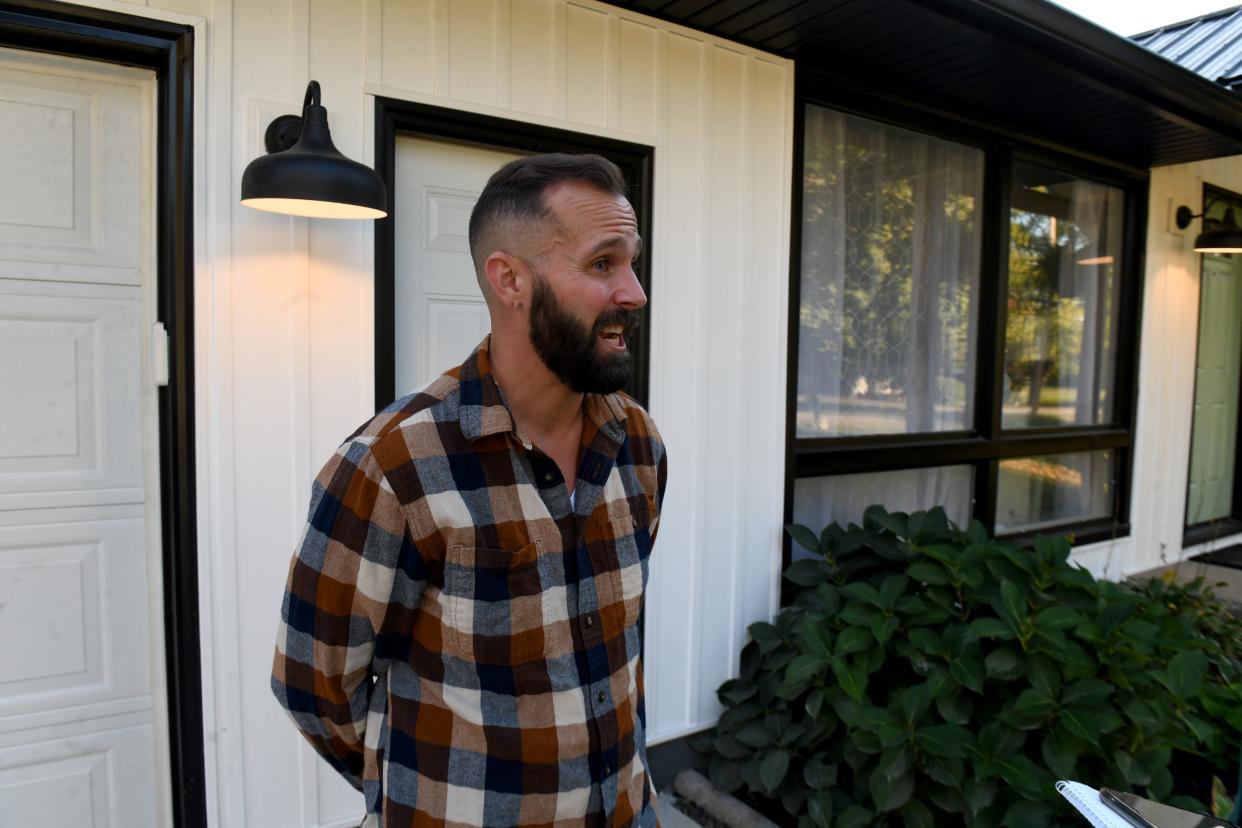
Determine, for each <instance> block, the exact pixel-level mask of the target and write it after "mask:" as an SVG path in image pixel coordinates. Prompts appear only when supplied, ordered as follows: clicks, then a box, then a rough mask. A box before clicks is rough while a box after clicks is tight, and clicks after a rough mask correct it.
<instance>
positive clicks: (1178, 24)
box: [1126, 5, 1242, 40]
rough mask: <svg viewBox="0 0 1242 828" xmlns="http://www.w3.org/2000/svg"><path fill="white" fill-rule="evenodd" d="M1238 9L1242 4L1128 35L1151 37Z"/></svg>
mask: <svg viewBox="0 0 1242 828" xmlns="http://www.w3.org/2000/svg"><path fill="white" fill-rule="evenodd" d="M1238 9H1242V5H1239V6H1229V7H1228V8H1224V9H1219V10H1217V11H1214V12H1208V13H1207V14H1200V15H1196V16H1195V17H1187V18H1186V19H1185V20H1179V21H1177V22H1176V23H1165V24H1164V25H1163V26H1157V27H1156V28H1154V29H1148V30H1147V31H1145V32H1139V33H1138V34H1132V35H1127V36H1126V37H1127V38H1129V39H1130V40H1138V39H1139V38H1140V37H1151V36H1152V35H1154V34H1159V33H1160V32H1167V31H1169V30H1170V29H1180V28H1182V27H1183V26H1189V25H1190V24H1191V23H1201V22H1202V21H1204V20H1211V19H1212V18H1213V17H1224V16H1225V15H1227V14H1233V13H1234V12H1236V11H1237V10H1238Z"/></svg>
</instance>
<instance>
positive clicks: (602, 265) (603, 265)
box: [591, 259, 608, 273]
mask: <svg viewBox="0 0 1242 828" xmlns="http://www.w3.org/2000/svg"><path fill="white" fill-rule="evenodd" d="M591 267H592V268H593V269H595V270H596V271H598V272H600V273H603V272H604V271H606V270H608V260H607V259H597V260H595V261H594V262H592V263H591Z"/></svg>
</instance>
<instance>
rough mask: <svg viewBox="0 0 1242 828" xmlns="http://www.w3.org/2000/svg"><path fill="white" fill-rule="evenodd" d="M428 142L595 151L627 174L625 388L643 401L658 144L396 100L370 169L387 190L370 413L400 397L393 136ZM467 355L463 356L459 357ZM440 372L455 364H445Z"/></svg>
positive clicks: (378, 258)
mask: <svg viewBox="0 0 1242 828" xmlns="http://www.w3.org/2000/svg"><path fill="white" fill-rule="evenodd" d="M398 136H401V137H418V138H430V139H432V140H436V141H446V142H450V143H457V144H465V145H470V146H477V147H484V148H487V149H499V150H504V151H510V152H530V153H536V152H573V153H594V154H596V155H602V156H603V157H604V158H607V159H608V160H609V161H612V162H613V163H614V164H616V165H617V166H618V167H619V168H620V169H621V173H622V175H624V176H625V181H626V184H627V185H628V187H629V193H628V197H629V200H630V204H631V205H632V206H633V208H634V214H635V216H636V218H637V219H638V233H639V236H640V237H641V238H642V240H643V247H642V250H641V251H640V252H639V255H638V264H637V267H636V271H637V276H638V282H639V284H640V285H642V288H643V291H644V292H645V293H646V294H647V304H646V305H645V306H644V307H643V309H642V311H641V313H642V324H640V325H639V327H638V331H637V337H636V338H635V340H634V341H633V342H631V345H630V347H631V350H632V351H633V353H634V370H633V373H632V374H631V375H630V381H629V384H628V385H627V386H626V388H625V391H626V393H628V394H629V395H630V396H632V397H634V399H636V400H637V401H638V402H639V403H641V404H642V405H646V404H647V396H648V391H649V383H650V364H651V360H650V353H651V302H652V284H651V262H652V255H653V250H654V248H655V244H656V243H658V240H657V239H653V238H652V235H653V234H652V214H653V212H654V207H653V204H654V194H655V186H654V176H655V147H652V146H648V145H646V144H637V143H633V142H631V141H622V140H620V139H616V138H605V137H603V136H599V135H592V134H590V133H583V132H573V131H570V130H566V129H560V128H557V127H549V126H544V125H542V124H536V123H531V122H527V121H518V120H513V119H510V118H500V117H497V116H494V115H483V114H480V113H477V112H470V111H468V110H463V109H451V108H448V107H441V106H434V105H432V104H423V103H417V102H414V101H407V100H403V99H400V98H388V97H383V96H379V97H376V99H375V171H376V172H377V173H379V176H380V178H381V179H383V181H384V184H385V186H386V187H387V188H388V215H387V216H385V217H384V218H382V219H379V220H377V221H376V222H375V293H374V302H375V305H374V310H375V410H376V411H380V410H382V409H383V408H385V407H386V406H388V405H389V404H390V403H392V402H394V401H395V400H396V398H397V389H396V307H395V303H394V296H395V292H396V259H397V254H396V244H397V242H396V218H397V216H396V212H397V195H396V190H397V187H398V186H399V184H400V182H398V181H397V151H396V141H397V137H398ZM462 356H463V357H465V354H462ZM440 367H442V368H446V369H447V368H450V367H452V366H449V365H444V366H440Z"/></svg>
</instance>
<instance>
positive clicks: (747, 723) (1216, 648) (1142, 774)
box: [699, 506, 1242, 828]
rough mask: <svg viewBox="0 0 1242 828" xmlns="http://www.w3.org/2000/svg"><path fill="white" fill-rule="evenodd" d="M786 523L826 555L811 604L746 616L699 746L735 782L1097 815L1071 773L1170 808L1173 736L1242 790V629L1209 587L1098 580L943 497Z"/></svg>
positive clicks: (808, 571)
mask: <svg viewBox="0 0 1242 828" xmlns="http://www.w3.org/2000/svg"><path fill="white" fill-rule="evenodd" d="M788 531H789V533H790V535H792V537H793V538H794V540H795V541H797V542H798V543H799V544H800V545H801V546H803V547H805V548H806V549H808V550H809V551H810V552H811V553H813V554H812V557H810V558H806V559H803V560H797V561H795V562H794V563H793V564H791V565H790V567H789V568H788V569H787V570H786V571H785V578H787V579H788V580H789V581H790V582H792V583H793V584H794V585H795V586H796V587H797V590H796V598H795V600H794V601H793V602H792V604H791V605H789V606H787V607H785V608H784V609H782V610H781V613H780V615H779V616H778V617H777V618H776V620H775V623H772V624H768V623H757V624H753V625H751V627H750V633H751V640H750V641H749V642H748V643H747V644H746V646H745V647H744V648H743V650H742V654H741V669H740V675H739V677H738V678H737V679H734V680H731V681H727V682H725V683H724V684H723V685H721V687H720V688H719V690H718V691H717V695H718V697H719V699H720V701H721V703H722V704H723V705H724V706H725V710H724V712H723V714H722V716H721V717H720V721H719V723H718V725H717V727H716V729H715V730H714V731H713V732H711V733H710V734H709V735H708V737H707V738H706V739H704V740H700V742H699V746H700V747H701V748H703V749H705V750H708V751H710V752H711V754H712V756H711V759H710V774H711V777H712V780H713V782H714V783H715V784H716V786H717V787H719V788H721V789H722V790H726V791H739V790H742V791H744V792H745V793H746V794H749V795H750V796H751V798H752V799H754V800H755V801H757V802H758V803H760V804H761V805H765V806H766V810H767V811H768V812H769V814H770V815H771V816H773V817H774V818H777V819H778V820H780V821H782V822H785V823H787V824H797V825H799V826H873V825H878V826H883V825H906V826H930V825H966V826H989V828H991V827H992V826H1013V828H1024V827H1025V826H1048V825H1053V824H1058V823H1063V824H1066V825H1075V826H1077V825H1079V824H1081V822H1080V821H1081V817H1078V816H1077V815H1075V814H1073V812H1072V811H1070V810H1069V809H1068V807H1067V806H1066V805H1065V804H1064V803H1062V802H1061V798H1060V797H1059V796H1057V795H1056V793H1055V791H1054V787H1053V786H1054V783H1055V781H1056V780H1057V779H1061V778H1068V779H1077V780H1079V781H1083V782H1086V783H1088V784H1092V785H1095V786H1109V787H1114V788H1122V789H1126V790H1133V791H1136V792H1138V793H1142V794H1144V795H1146V796H1149V797H1151V798H1154V799H1158V800H1163V801H1174V802H1176V801H1177V800H1178V798H1177V797H1176V796H1174V794H1175V791H1174V789H1173V777H1172V775H1171V774H1170V770H1169V766H1170V761H1171V759H1172V758H1173V754H1174V752H1175V751H1179V752H1184V753H1186V754H1191V755H1198V756H1201V757H1207V759H1208V761H1209V762H1210V763H1211V766H1212V767H1215V768H1219V769H1220V775H1221V777H1222V778H1223V779H1224V780H1225V782H1226V783H1227V784H1233V780H1234V779H1235V778H1236V773H1237V772H1236V763H1237V757H1238V730H1239V726H1240V725H1242V721H1240V717H1242V683H1239V676H1240V675H1242V634H1240V630H1242V625H1240V624H1239V622H1238V620H1237V619H1236V618H1234V617H1233V616H1231V615H1229V614H1228V613H1227V612H1225V611H1224V609H1223V607H1222V606H1221V604H1220V603H1219V602H1218V601H1216V600H1215V599H1214V598H1213V597H1212V596H1211V594H1210V592H1208V591H1206V590H1204V589H1203V587H1202V585H1201V584H1198V585H1190V586H1176V585H1172V584H1165V583H1162V582H1155V583H1148V584H1145V585H1142V586H1141V587H1135V586H1131V585H1125V584H1117V583H1112V582H1109V581H1098V580H1096V579H1095V578H1093V577H1092V576H1091V575H1090V574H1089V573H1088V572H1086V571H1085V570H1083V569H1081V568H1079V567H1077V566H1074V565H1072V564H1070V563H1069V562H1068V558H1069V542H1068V541H1067V540H1065V539H1051V538H1041V539H1039V540H1037V541H1036V542H1035V546H1034V548H1033V549H1031V550H1019V549H1017V548H1015V547H1013V546H1011V545H1009V544H1006V543H1002V542H998V541H995V540H993V539H990V538H989V537H987V534H986V532H985V531H984V530H983V528H982V526H981V525H980V524H979V523H977V522H974V523H972V524H971V525H970V527H969V528H968V529H966V530H960V529H958V528H957V527H955V526H953V525H952V524H951V523H950V522H949V521H948V519H947V518H946V516H945V513H944V511H943V510H942V509H934V510H932V511H930V512H926V513H924V512H916V513H914V514H911V515H906V514H902V513H891V514H890V513H888V512H886V511H885V510H884V509H883V508H881V507H878V506H873V507H871V508H870V509H868V510H867V513H866V517H865V519H864V526H862V527H859V526H854V525H851V526H850V527H848V528H846V529H843V528H841V527H839V526H836V525H833V526H829V527H828V528H827V529H825V530H824V531H823V533H822V534H820V535H818V536H816V535H815V533H813V532H812V531H811V530H809V529H808V528H806V527H804V526H797V525H793V526H789V527H788ZM1204 782H1205V784H1209V783H1210V779H1209V780H1204ZM777 803H779V805H778V804H777ZM1183 804H1190V803H1188V802H1185V801H1184V798H1183ZM1195 807H1197V808H1200V809H1202V808H1204V807H1205V806H1204V805H1203V804H1201V803H1200V804H1197V805H1195ZM782 810H783V812H784V813H785V814H788V815H789V816H787V817H782V816H781V815H780V813H779V812H781V811H782Z"/></svg>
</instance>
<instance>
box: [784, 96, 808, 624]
mask: <svg viewBox="0 0 1242 828" xmlns="http://www.w3.org/2000/svg"><path fill="white" fill-rule="evenodd" d="M805 83H806V81H805V80H804V79H803V77H802V76H801V75H800V74H797V73H795V75H794V100H795V101H797V102H798V103H797V104H796V105H795V106H794V123H793V171H792V173H791V175H792V176H793V181H792V182H791V185H790V192H791V193H793V199H792V207H791V209H790V211H789V313H788V316H787V320H788V323H787V324H788V326H789V327H788V329H787V333H786V343H785V347H786V348H787V350H786V354H788V359H786V361H785V363H786V364H785V511H784V520H783V521H782V523H781V525H782V527H783V526H788V525H789V524H791V523H793V511H794V484H795V478H796V477H797V474H796V470H797V460H798V453H797V448H798V439H797V437H798V341H799V338H800V323H799V321H798V320H799V317H800V314H801V312H802V176H803V173H802V168H803V164H804V162H805V158H806V103H805V100H804V98H805V90H804V88H803V87H804V85H805ZM792 562H793V539H792V538H790V537H789V533H788V532H784V531H782V532H781V572H784V571H785V570H786V569H787V568H788V567H789V564H790V563H792ZM780 584H781V606H784V605H785V604H787V603H789V602H790V601H792V600H793V597H794V595H795V592H794V589H793V584H790V583H789V582H788V581H786V580H785V579H784V578H781V579H780Z"/></svg>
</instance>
